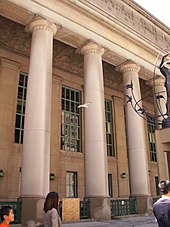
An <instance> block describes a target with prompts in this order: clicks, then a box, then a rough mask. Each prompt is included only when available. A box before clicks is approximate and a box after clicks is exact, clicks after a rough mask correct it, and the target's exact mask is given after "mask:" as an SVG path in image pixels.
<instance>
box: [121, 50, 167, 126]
mask: <svg viewBox="0 0 170 227" xmlns="http://www.w3.org/2000/svg"><path fill="white" fill-rule="evenodd" d="M163 51H164V52H165V51H168V50H167V49H166V50H163ZM163 51H161V52H160V53H159V54H158V56H157V59H156V63H155V65H154V72H153V78H152V79H153V97H154V100H155V105H156V108H157V109H158V112H159V114H158V115H155V116H154V119H153V120H154V121H155V122H156V123H157V124H158V125H161V126H162V128H170V52H166V53H165V54H163ZM160 58H161V62H160V64H159V65H158V63H157V62H158V60H160ZM156 68H158V69H159V70H160V72H161V74H162V75H163V76H164V77H165V84H164V86H165V88H166V91H163V90H162V91H159V92H156V91H155V79H156ZM125 88H126V89H130V91H131V94H130V95H125V97H126V102H127V103H131V106H132V108H133V109H134V111H135V112H136V113H137V114H138V115H139V116H140V117H142V118H144V119H146V120H148V119H149V116H150V114H149V113H148V112H147V111H146V109H145V108H143V106H142V105H141V103H142V100H143V99H145V98H147V97H148V95H147V96H145V97H143V98H141V99H139V100H137V99H136V97H135V94H134V84H133V81H132V80H131V82H130V83H129V84H127V85H126V86H125ZM166 96H167V101H166V113H164V112H163V110H162V107H161V100H162V99H166Z"/></svg>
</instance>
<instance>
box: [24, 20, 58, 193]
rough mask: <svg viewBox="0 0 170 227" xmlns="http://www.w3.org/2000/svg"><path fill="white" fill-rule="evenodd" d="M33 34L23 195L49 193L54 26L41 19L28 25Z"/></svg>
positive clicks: (28, 88) (26, 117)
mask: <svg viewBox="0 0 170 227" xmlns="http://www.w3.org/2000/svg"><path fill="white" fill-rule="evenodd" d="M30 30H31V31H32V32H33V34H32V44H31V55H30V66H29V76H28V87H27V102H26V112H25V127H24V142H23V160H22V184H21V195H22V196H31V197H34V196H35V197H36V196H45V195H46V194H47V193H48V191H49V161H50V160H49V159H50V126H51V88H52V47H53V33H54V32H55V31H56V30H55V25H54V24H52V23H51V22H48V21H46V20H43V19H38V20H35V21H33V22H32V23H31V24H30Z"/></svg>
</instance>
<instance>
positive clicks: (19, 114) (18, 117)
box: [14, 73, 28, 144]
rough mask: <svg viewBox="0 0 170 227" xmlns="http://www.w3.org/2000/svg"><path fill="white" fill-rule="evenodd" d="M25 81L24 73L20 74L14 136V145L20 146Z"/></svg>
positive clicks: (25, 90)
mask: <svg viewBox="0 0 170 227" xmlns="http://www.w3.org/2000/svg"><path fill="white" fill-rule="evenodd" d="M27 79H28V75H27V74H26V73H20V77H19V85H18V98H17V110H16V118H15V136H14V138H15V143H20V144H22V143H23V133H24V118H25V103H26V92H27Z"/></svg>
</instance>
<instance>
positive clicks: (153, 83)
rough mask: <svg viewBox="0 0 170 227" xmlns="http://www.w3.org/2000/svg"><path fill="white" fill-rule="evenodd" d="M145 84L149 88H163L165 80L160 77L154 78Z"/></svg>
mask: <svg viewBox="0 0 170 227" xmlns="http://www.w3.org/2000/svg"><path fill="white" fill-rule="evenodd" d="M147 84H148V85H150V86H155V87H156V86H164V84H165V78H164V76H162V75H159V76H156V77H155V78H152V79H151V80H149V81H147Z"/></svg>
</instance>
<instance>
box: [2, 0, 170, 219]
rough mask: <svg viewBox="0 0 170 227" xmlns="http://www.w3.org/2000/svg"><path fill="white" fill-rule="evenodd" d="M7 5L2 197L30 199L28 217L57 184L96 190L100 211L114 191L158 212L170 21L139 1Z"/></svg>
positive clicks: (165, 155) (70, 192) (88, 194)
mask: <svg viewBox="0 0 170 227" xmlns="http://www.w3.org/2000/svg"><path fill="white" fill-rule="evenodd" d="M0 12H1V16H0V24H1V32H0V62H1V64H0V169H1V175H2V177H0V200H1V201H7V200H9V201H11V200H14V201H15V200H18V199H21V200H22V218H23V223H25V222H26V221H27V220H30V219H33V220H34V219H35V220H40V219H41V210H42V204H43V201H44V197H45V196H46V194H47V193H48V192H49V191H57V192H58V193H59V194H60V197H61V198H66V197H72V198H74V197H78V198H80V199H83V198H88V199H89V201H90V207H91V208H90V212H91V218H94V219H96V220H99V219H100V218H101V219H109V218H110V198H114V199H118V198H121V199H123V198H129V197H135V198H136V199H137V206H138V212H139V213H146V212H149V211H150V209H151V198H152V197H155V196H157V195H158V190H157V184H158V182H159V180H162V179H168V178H169V160H170V159H169V151H170V140H169V138H170V137H169V135H170V131H169V129H161V126H158V127H157V130H156V125H155V122H154V121H153V120H152V118H153V116H155V114H156V115H159V113H158V112H159V109H158V108H157V107H155V105H154V98H153V93H154V92H157V93H159V92H166V91H165V87H164V77H163V76H162V75H161V74H160V72H159V71H156V76H155V78H154V80H153V71H154V65H155V61H156V58H157V56H158V54H159V53H160V51H161V50H162V49H164V50H168V49H169V48H170V39H169V35H170V30H169V28H167V27H166V26H165V25H163V24H162V23H161V22H159V21H158V20H156V19H155V18H154V17H153V16H152V15H150V14H149V13H148V12H146V11H145V10H144V9H142V8H141V7H139V5H137V4H136V3H135V2H133V1H132V0H114V1H113V0H105V1H104V0H55V1H54V0H48V1H47V0H43V1H42V0H30V1H20V0H1V1H0ZM131 81H133V93H134V96H135V98H136V100H142V105H143V107H144V108H145V109H146V110H147V112H148V113H149V114H150V115H149V116H150V117H149V118H148V120H144V119H143V118H142V117H140V116H139V115H138V114H137V113H136V112H135V111H134V110H133V108H132V106H131V103H130V102H128V100H127V97H131V95H132V94H131V90H129V89H128V87H127V85H129V84H131ZM82 104H87V107H88V108H87V107H80V108H79V105H82ZM160 105H161V108H162V110H163V111H164V112H165V111H166V110H165V108H166V107H165V100H161V103H160ZM28 214H29V215H28Z"/></svg>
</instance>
